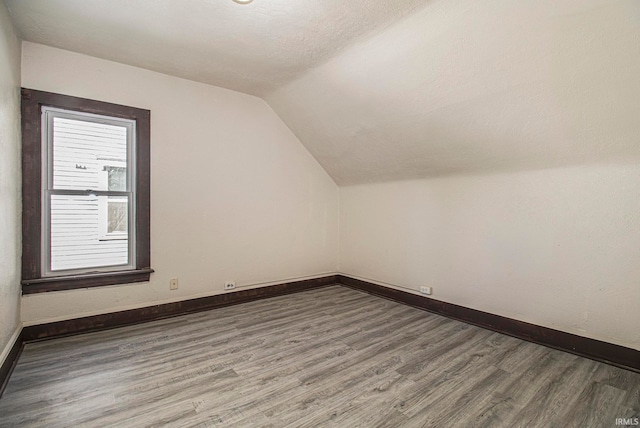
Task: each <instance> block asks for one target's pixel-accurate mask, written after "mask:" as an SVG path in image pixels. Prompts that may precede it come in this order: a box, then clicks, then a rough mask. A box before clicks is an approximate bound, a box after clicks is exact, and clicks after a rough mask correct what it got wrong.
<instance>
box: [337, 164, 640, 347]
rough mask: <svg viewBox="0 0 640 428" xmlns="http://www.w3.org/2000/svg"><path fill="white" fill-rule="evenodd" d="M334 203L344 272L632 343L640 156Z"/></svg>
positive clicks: (414, 184)
mask: <svg viewBox="0 0 640 428" xmlns="http://www.w3.org/2000/svg"><path fill="white" fill-rule="evenodd" d="M340 204H341V205H340V206H341V208H340V210H341V211H340V212H341V213H340V220H341V221H340V237H341V238H340V240H341V244H340V271H341V272H342V273H344V274H347V275H353V276H356V277H361V278H365V279H372V280H374V281H375V282H381V283H383V285H384V284H386V285H391V286H392V287H394V286H401V287H408V288H410V289H412V290H414V291H415V290H419V287H420V286H432V287H433V290H434V294H433V295H432V297H433V298H434V299H438V300H443V301H446V302H450V303H455V304H458V305H463V306H467V307H470V308H475V309H479V310H483V311H487V312H491V313H494V314H499V315H503V316H507V317H510V318H515V319H518V320H522V321H526V322H531V323H534V324H538V325H542V326H546V327H550V328H554V329H558V330H563V331H567V332H570V333H574V334H578V335H581V336H586V337H590V338H594V339H599V340H604V341H607V342H611V343H616V344H619V345H623V346H627V347H630V348H634V349H640V310H639V309H640V307H639V306H638V305H639V304H640V245H639V243H640V165H639V164H638V163H627V164H624V163H621V164H609V165H599V166H582V167H570V168H561V169H549V170H539V171H532V172H518V173H508V174H495V175H477V176H458V177H450V178H438V179H431V180H417V181H404V182H392V183H384V184H370V185H359V186H352V187H341V188H340ZM416 292H417V291H416Z"/></svg>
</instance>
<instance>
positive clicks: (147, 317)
mask: <svg viewBox="0 0 640 428" xmlns="http://www.w3.org/2000/svg"><path fill="white" fill-rule="evenodd" d="M334 284H341V285H344V286H347V287H350V288H354V289H357V290H361V291H365V292H367V293H370V294H373V295H376V296H380V297H385V298H387V299H390V300H394V301H396V302H400V303H404V304H406V305H410V306H413V307H416V308H419V309H423V310H427V311H429V312H433V313H436V314H439V315H443V316H446V317H448V318H453V319H456V320H459V321H463V322H466V323H469V324H473V325H477V326H479V327H483V328H486V329H489V330H493V331H497V332H499V333H503V334H507V335H509V336H514V337H517V338H519V339H523V340H527V341H529V342H534V343H538V344H540V345H545V346H548V347H551V348H554V349H558V350H561V351H565V352H570V353H572V354H576V355H580V356H582V357H586V358H590V359H593V360H596V361H600V362H604V363H607V364H611V365H614V366H617V367H620V368H623V369H626V370H631V371H634V372H640V351H637V350H635V349H631V348H626V347H624V346H619V345H614V344H611V343H607V342H602V341H599V340H595V339H589V338H586V337H582V336H577V335H575V334H571V333H566V332H563V331H559V330H554V329H551V328H547V327H541V326H539V325H535V324H530V323H526V322H523V321H518V320H514V319H511V318H507V317H503V316H500V315H495V314H491V313H488V312H483V311H479V310H476V309H470V308H467V307H464V306H459V305H454V304H452V303H446V302H441V301H439V300H434V299H430V298H427V297H423V296H420V295H417V294H413V293H408V292H406V291H401V290H397V289H394V288H390V287H384V286H381V285H377V284H374V283H371V282H367V281H362V280H359V279H355V278H351V277H348V276H345V275H329V276H325V277H321V278H315V279H307V280H301V281H293V282H288V283H282V284H277V285H271V286H267V287H261V288H254V289H250V290H241V291H236V292H232V293H225V294H219V295H215V296H209V297H201V298H198V299H190V300H184V301H180V302H175V303H165V304H161V305H155V306H148V307H144V308H139V309H131V310H127V311H120V312H113V313H108V314H101V315H95V316H89V317H83V318H75V319H71V320H66V321H58V322H54V323H47V324H40V325H34V326H28V327H24V328H23V329H22V332H21V333H20V335H19V337H18V339H17V340H16V343H15V344H14V345H13V347H12V348H11V351H10V352H9V355H8V356H7V358H6V360H5V362H4V363H3V364H2V366H1V367H0V397H1V396H2V392H4V388H5V387H6V384H7V382H8V381H9V376H10V375H11V372H12V371H13V368H14V367H15V364H16V362H17V361H18V358H19V356H20V353H21V352H22V348H23V346H24V343H26V342H31V341H36V340H45V339H52V338H56V337H61V336H70V335H74V334H81V333H87V332H91V331H98V330H105V329H110V328H116V327H122V326H126V325H132V324H139V323H143V322H149V321H154V320H158V319H162V318H169V317H174V316H179V315H184V314H187V313H192V312H199V311H206V310H210V309H215V308H220V307H223V306H230V305H236V304H240V303H246V302H251V301H254V300H260V299H267V298H270V297H276V296H281V295H284V294H290V293H297V292H301V291H305V290H310V289H313V288H319V287H325V286H329V285H334Z"/></svg>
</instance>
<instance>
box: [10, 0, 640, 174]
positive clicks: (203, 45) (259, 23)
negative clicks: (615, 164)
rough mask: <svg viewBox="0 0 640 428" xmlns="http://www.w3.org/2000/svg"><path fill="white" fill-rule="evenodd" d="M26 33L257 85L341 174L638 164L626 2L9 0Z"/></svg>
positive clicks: (635, 27)
mask: <svg viewBox="0 0 640 428" xmlns="http://www.w3.org/2000/svg"><path fill="white" fill-rule="evenodd" d="M7 3H8V6H9V8H10V11H11V13H12V16H13V18H14V20H15V21H16V24H17V26H18V28H19V29H20V31H21V32H22V34H23V37H24V38H25V39H26V40H29V41H33V42H37V43H43V44H47V45H51V46H56V47H60V48H63V49H69V50H73V51H77V52H81V53H86V54H89V55H93V56H97V57H101V58H106V59H111V60H115V61H119V62H123V63H128V64H132V65H136V66H140V67H144V68H148V69H152V70H156V71H160V72H164V73H168V74H173V75H176V76H180V77H186V78H189V79H193V80H197V81H201V82H205V83H210V84H214V85H217V86H223V87H227V88H230V89H235V90H240V91H243V92H248V93H252V94H257V95H259V96H262V97H263V98H265V100H266V101H267V102H268V103H270V104H271V106H272V107H273V108H274V110H275V111H276V112H277V113H278V114H279V115H280V116H281V117H282V118H283V120H284V121H285V122H286V123H287V124H288V125H289V127H290V128H291V129H292V131H293V132H294V133H295V134H296V135H297V136H298V138H299V139H300V141H301V142H302V143H303V144H304V145H305V146H306V147H307V148H308V149H309V151H310V152H311V153H312V154H313V155H314V156H315V157H316V159H318V161H319V162H320V163H321V164H322V165H323V167H324V168H325V169H326V170H327V172H328V173H329V174H330V175H331V176H332V177H333V179H334V180H335V181H336V182H337V183H338V184H341V185H343V184H347V185H348V184H358V183H367V182H376V181H386V180H400V179H411V178H422V177H432V176H438V175H445V174H466V173H477V172H484V171H495V170H513V169H527V168H546V167H553V166H558V165H567V164H579V163H588V162H608V161H620V160H624V161H626V162H629V161H632V162H640V77H638V76H640V2H638V1H637V0H519V1H513V0H483V1H477V0H406V1H391V0H387V1H382V0H381V1H371V0H351V1H344V0H296V1H291V0H254V2H253V3H251V4H250V5H244V6H241V5H237V4H235V3H233V2H232V1H231V0H206V1H205V0H181V1H177V0H137V1H135V2H132V1H130V0H110V1H106V0H103V1H91V2H87V1H86V0H9V1H8V2H7Z"/></svg>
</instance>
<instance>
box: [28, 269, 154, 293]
mask: <svg viewBox="0 0 640 428" xmlns="http://www.w3.org/2000/svg"><path fill="white" fill-rule="evenodd" d="M152 272H153V269H151V268H148V269H136V270H124V271H116V272H96V273H86V274H81V275H69V276H55V277H48V278H36V279H23V280H22V294H23V295H24V294H34V293H46V292H49V291H62V290H75V289H78V288H89V287H101V286H104V285H116V284H129V283H133V282H145V281H149V277H150V276H151V273H152Z"/></svg>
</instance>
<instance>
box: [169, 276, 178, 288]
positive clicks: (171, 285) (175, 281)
mask: <svg viewBox="0 0 640 428" xmlns="http://www.w3.org/2000/svg"><path fill="white" fill-rule="evenodd" d="M177 289H178V278H171V279H170V280H169V290H177Z"/></svg>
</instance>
